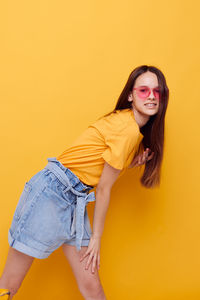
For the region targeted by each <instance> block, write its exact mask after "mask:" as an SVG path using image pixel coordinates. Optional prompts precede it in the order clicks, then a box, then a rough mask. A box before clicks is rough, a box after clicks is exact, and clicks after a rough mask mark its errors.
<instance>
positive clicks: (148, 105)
mask: <svg viewBox="0 0 200 300" xmlns="http://www.w3.org/2000/svg"><path fill="white" fill-rule="evenodd" d="M144 105H145V106H147V107H155V106H156V105H157V104H156V103H146V104H144Z"/></svg>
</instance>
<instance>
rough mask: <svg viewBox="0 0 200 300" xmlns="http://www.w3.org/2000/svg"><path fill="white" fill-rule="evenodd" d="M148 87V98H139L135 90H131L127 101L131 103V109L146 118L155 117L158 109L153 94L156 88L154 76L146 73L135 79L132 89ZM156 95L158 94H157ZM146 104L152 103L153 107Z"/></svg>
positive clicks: (156, 83) (155, 77) (157, 102)
mask: <svg viewBox="0 0 200 300" xmlns="http://www.w3.org/2000/svg"><path fill="white" fill-rule="evenodd" d="M143 86H146V87H149V88H150V89H151V92H150V94H149V96H148V97H146V98H145V97H142V98H141V97H140V96H139V95H138V92H137V91H136V90H134V89H133V90H132V92H131V93H130V95H129V97H128V101H130V102H132V106H133V109H135V110H136V111H137V112H138V113H140V114H142V115H146V116H152V115H155V114H156V113H157V112H158V108H159V99H157V98H156V96H155V95H154V93H153V90H152V89H154V88H158V79H157V76H156V74H154V73H153V72H150V71H147V72H145V73H143V74H141V75H140V76H138V77H137V79H136V81H135V84H134V88H138V87H143ZM142 93H143V91H142ZM157 93H158V92H157ZM148 103H154V104H153V105H150V106H148V105H147V104H148Z"/></svg>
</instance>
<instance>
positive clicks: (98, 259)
mask: <svg viewBox="0 0 200 300" xmlns="http://www.w3.org/2000/svg"><path fill="white" fill-rule="evenodd" d="M97 265H98V269H99V268H100V254H98V258H97Z"/></svg>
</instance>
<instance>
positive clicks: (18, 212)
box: [14, 182, 32, 221]
mask: <svg viewBox="0 0 200 300" xmlns="http://www.w3.org/2000/svg"><path fill="white" fill-rule="evenodd" d="M31 190H32V186H31V184H30V183H29V182H26V183H25V185H24V189H23V191H22V193H21V196H20V198H19V201H18V204H17V207H16V209H15V213H14V219H15V220H16V221H19V219H20V218H21V216H22V214H23V211H24V208H25V205H26V202H27V199H28V196H29V194H30V192H31Z"/></svg>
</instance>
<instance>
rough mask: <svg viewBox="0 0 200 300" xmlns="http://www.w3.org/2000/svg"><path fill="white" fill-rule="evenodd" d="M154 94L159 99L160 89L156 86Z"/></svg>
mask: <svg viewBox="0 0 200 300" xmlns="http://www.w3.org/2000/svg"><path fill="white" fill-rule="evenodd" d="M153 93H154V96H155V98H156V99H159V97H160V90H159V89H158V88H156V89H154V90H153Z"/></svg>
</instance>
